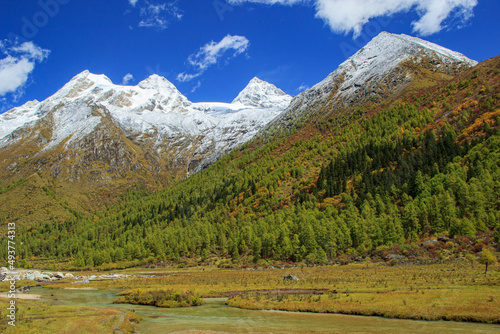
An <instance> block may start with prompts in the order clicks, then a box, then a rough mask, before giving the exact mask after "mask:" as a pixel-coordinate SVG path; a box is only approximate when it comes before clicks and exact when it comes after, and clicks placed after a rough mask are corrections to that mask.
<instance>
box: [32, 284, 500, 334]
mask: <svg viewBox="0 0 500 334" xmlns="http://www.w3.org/2000/svg"><path fill="white" fill-rule="evenodd" d="M117 292H118V291H116V290H53V289H43V288H33V289H32V290H31V293H32V294H37V295H41V301H43V302H47V303H50V304H65V305H87V306H106V307H116V308H121V309H127V310H134V311H135V312H136V313H137V314H138V315H140V316H141V317H142V318H143V320H142V321H141V323H140V324H139V325H138V330H139V332H140V333H142V334H148V333H155V334H157V333H179V332H181V333H182V332H186V333H200V332H204V333H205V332H208V333H214V332H217V333H463V334H469V333H470V334H472V333H500V325H488V324H474V323H460V322H449V321H414V320H399V319H386V318H380V317H362V316H346V315H334V314H313V313H296V312H278V311H250V310H242V309H237V308H233V307H229V306H227V305H225V304H224V301H225V299H223V298H211V299H206V304H204V305H203V306H199V307H192V308H179V309H162V308H156V307H152V306H138V305H126V304H116V305H115V304H112V302H113V300H115V299H116V298H117V297H116V296H115V294H116V293H117Z"/></svg>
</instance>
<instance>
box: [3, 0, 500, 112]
mask: <svg viewBox="0 0 500 334" xmlns="http://www.w3.org/2000/svg"><path fill="white" fill-rule="evenodd" d="M498 13H500V1H498V0H203V1H201V0H177V1H161V0H106V1H103V0H99V1H98V0H16V1H12V0H0V112H3V111H5V110H7V109H9V108H12V107H14V106H18V105H21V104H23V103H25V102H27V101H29V100H33V99H38V100H43V99H45V98H47V97H49V96H50V95H52V94H53V93H55V92H56V91H57V90H58V89H59V88H61V87H62V86H63V85H64V84H65V83H66V82H68V81H69V80H70V79H71V78H72V77H73V76H75V75H76V74H78V73H80V72H82V71H84V70H86V69H88V70H90V71H91V72H93V73H96V74H106V75H107V76H108V77H109V78H110V79H111V80H112V81H113V82H114V83H116V84H121V83H128V84H131V85H135V84H137V83H138V82H139V81H141V80H143V79H145V78H147V77H148V76H149V75H151V74H154V73H156V74H160V75H163V76H165V77H166V78H167V79H168V80H170V81H171V82H172V83H173V84H174V85H176V86H177V87H178V88H179V90H180V91H181V92H182V93H183V94H184V95H186V96H187V97H188V98H189V99H190V100H191V101H193V102H199V101H222V102H231V100H232V99H233V98H234V97H236V95H237V94H238V92H239V91H241V90H242V89H243V88H244V87H245V86H246V84H247V83H248V81H250V79H252V78H253V77H254V76H257V77H259V78H261V79H263V80H266V81H269V82H271V83H273V84H275V85H277V86H278V87H280V88H281V89H283V90H284V91H285V92H287V93H288V94H291V95H296V94H298V93H299V92H300V91H302V90H304V89H305V88H307V87H311V86H313V85H314V84H316V83H317V82H319V81H321V80H322V79H323V78H325V77H326V76H327V75H328V74H329V73H330V72H332V71H333V70H335V69H336V67H337V66H338V65H339V64H340V63H341V62H343V61H344V60H345V59H346V58H347V57H349V56H350V55H351V54H352V53H354V52H355V51H357V50H358V49H360V48H361V47H362V46H363V45H364V44H366V43H367V42H368V41H369V40H370V39H371V38H373V37H375V36H376V35H377V34H378V33H379V32H381V31H388V32H392V33H405V34H409V35H412V36H418V37H421V38H424V39H427V40H430V41H431V42H435V43H438V44H440V45H442V46H445V47H447V48H450V49H452V50H455V51H459V52H461V53H464V54H465V55H466V56H468V57H470V58H472V59H475V60H478V61H483V60H486V59H488V58H491V57H494V56H497V55H498V54H499V53H500V52H499V51H500V47H499V46H500V33H499V31H500V17H499V14H498Z"/></svg>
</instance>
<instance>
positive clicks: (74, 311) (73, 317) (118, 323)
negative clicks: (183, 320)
mask: <svg viewBox="0 0 500 334" xmlns="http://www.w3.org/2000/svg"><path fill="white" fill-rule="evenodd" d="M8 303H9V301H8V300H6V299H0V310H1V311H0V312H2V314H1V316H2V319H3V321H2V322H0V332H1V333H9V334H10V333H23V334H25V333H33V334H42V333H68V334H76V333H88V334H93V333H95V334H101V333H116V332H117V331H116V330H118V331H119V332H121V333H134V331H135V329H134V324H135V323H138V322H139V321H140V317H139V316H138V315H136V314H135V313H132V312H128V311H125V310H118V309H113V308H98V307H87V306H52V305H48V304H45V303H40V302H32V301H21V300H16V306H17V308H18V309H17V312H16V322H15V326H14V327H13V326H11V325H9V324H8V323H7V321H6V320H5V319H6V318H5V315H6V309H7V307H8ZM4 320H5V321H4Z"/></svg>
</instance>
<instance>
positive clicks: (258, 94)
mask: <svg viewBox="0 0 500 334" xmlns="http://www.w3.org/2000/svg"><path fill="white" fill-rule="evenodd" d="M291 100H292V97H291V96H290V95H287V94H286V93H285V92H284V91H282V90H281V89H279V88H278V87H276V86H275V85H273V84H271V83H269V82H266V81H264V80H261V79H259V78H257V77H254V78H253V79H252V80H250V82H249V83H248V85H247V86H246V87H245V89H243V90H242V91H241V92H240V93H239V94H238V96H237V97H236V98H235V99H234V100H233V102H232V103H234V104H236V103H240V104H243V105H246V106H252V107H259V108H274V107H276V108H286V107H287V106H288V105H289V104H290V101H291Z"/></svg>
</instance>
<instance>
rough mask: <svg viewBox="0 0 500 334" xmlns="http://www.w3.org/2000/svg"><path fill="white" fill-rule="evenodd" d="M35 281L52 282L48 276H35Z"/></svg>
mask: <svg viewBox="0 0 500 334" xmlns="http://www.w3.org/2000/svg"><path fill="white" fill-rule="evenodd" d="M35 281H50V276H49V275H47V274H39V275H35Z"/></svg>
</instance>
